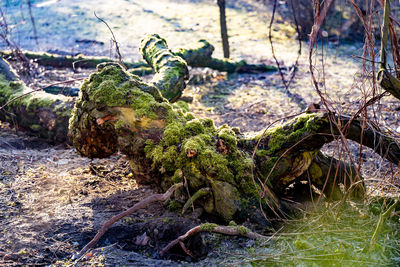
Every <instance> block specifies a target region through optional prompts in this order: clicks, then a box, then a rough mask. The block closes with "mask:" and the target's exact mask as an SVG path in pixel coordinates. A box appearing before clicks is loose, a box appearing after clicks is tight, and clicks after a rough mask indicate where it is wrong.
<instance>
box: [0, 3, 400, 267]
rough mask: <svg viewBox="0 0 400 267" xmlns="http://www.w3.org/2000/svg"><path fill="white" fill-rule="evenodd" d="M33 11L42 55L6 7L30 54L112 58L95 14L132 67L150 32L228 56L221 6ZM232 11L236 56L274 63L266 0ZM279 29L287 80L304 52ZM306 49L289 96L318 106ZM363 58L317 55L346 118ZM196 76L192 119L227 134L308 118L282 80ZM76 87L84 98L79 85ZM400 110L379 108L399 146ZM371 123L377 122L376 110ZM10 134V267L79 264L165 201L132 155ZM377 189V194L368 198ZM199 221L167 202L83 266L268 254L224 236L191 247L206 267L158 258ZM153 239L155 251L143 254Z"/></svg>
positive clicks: (330, 49)
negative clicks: (140, 206)
mask: <svg viewBox="0 0 400 267" xmlns="http://www.w3.org/2000/svg"><path fill="white" fill-rule="evenodd" d="M31 2H32V3H33V6H32V13H33V17H34V18H35V23H36V27H37V33H38V45H37V44H36V42H35V40H34V38H33V37H34V36H33V32H32V26H31V24H30V21H29V14H28V13H27V12H28V9H27V7H26V6H25V5H23V6H22V8H21V7H20V5H19V3H17V2H13V1H7V3H6V4H1V5H2V9H3V12H5V14H6V17H7V19H8V23H9V25H17V26H16V27H15V28H13V30H12V38H13V40H14V41H15V43H16V44H17V45H19V46H20V47H21V48H23V49H27V50H35V51H53V52H54V51H56V52H58V53H61V52H63V53H72V54H76V53H83V54H85V55H103V56H111V57H114V56H115V55H114V52H113V51H114V50H113V48H112V47H111V45H110V32H109V31H108V29H107V27H106V26H105V25H104V24H102V23H101V22H99V21H98V20H97V19H96V17H95V16H94V15H93V12H96V14H97V15H98V16H99V17H101V18H103V19H105V20H106V21H107V22H108V23H109V25H110V26H111V28H112V29H113V31H114V33H115V35H116V37H117V40H118V42H119V43H120V46H121V51H122V55H123V56H124V59H125V60H127V61H131V60H138V59H140V57H139V54H138V45H139V42H140V39H141V38H142V36H144V34H145V33H159V34H161V35H162V37H164V38H165V39H166V40H167V41H168V44H169V46H170V47H171V48H178V47H185V46H186V45H187V44H188V43H189V42H195V41H196V40H198V39H207V40H209V41H210V42H211V43H212V44H214V46H215V47H216V51H215V56H217V57H220V56H221V54H222V50H221V48H220V36H219V25H218V9H217V8H216V6H215V3H214V1H212V0H168V1H167V0H147V1H140V0H117V1H113V4H112V5H110V4H109V1H98V0H97V1H94V0H87V1H75V0H71V1H31ZM229 2H230V3H229V4H228V9H227V16H228V27H229V35H230V44H231V49H232V51H231V52H232V57H233V58H234V59H245V60H247V61H248V62H250V63H268V64H273V61H272V55H271V48H270V46H269V44H268V42H267V21H268V19H269V18H270V15H271V7H268V6H267V7H264V6H262V5H261V4H260V3H259V2H260V1H250V0H249V1H244V0H241V1H229ZM282 8H284V7H282ZM277 25H278V26H276V27H275V28H274V33H273V36H274V40H276V42H275V51H276V54H277V56H278V58H279V60H280V61H281V63H282V66H283V67H284V68H283V72H284V74H285V75H287V77H288V76H289V75H290V66H292V65H293V64H294V62H295V59H296V56H297V49H298V46H297V42H296V40H295V35H294V31H293V29H291V28H290V27H288V25H287V24H286V23H285V22H284V21H282V20H279V19H278V23H277ZM306 47H307V44H306V43H303V54H302V56H301V58H300V61H299V62H300V63H299V66H298V69H297V74H296V77H295V79H294V81H293V83H292V85H291V87H290V93H297V94H299V95H301V96H302V97H303V98H304V100H305V102H307V103H313V102H318V101H319V98H318V96H317V94H316V93H315V91H314V89H313V88H312V86H311V81H310V75H309V69H308V68H309V67H308V64H307V61H308V60H307V51H306V50H307V48H306ZM361 54H362V44H359V43H355V44H344V45H340V46H336V45H334V44H330V43H327V44H326V45H325V47H324V50H323V52H321V50H319V51H318V52H317V54H316V56H315V65H316V67H317V68H318V71H317V78H318V80H320V81H321V84H323V83H322V82H323V81H325V83H324V86H323V90H325V92H326V94H327V95H328V96H329V97H330V100H331V101H332V103H333V105H334V106H335V108H336V110H337V111H338V112H342V113H349V112H351V111H354V110H357V108H358V107H360V106H361V105H362V102H361V100H360V99H361V96H362V91H361V89H360V88H361V86H362V84H361V78H362V77H363V75H362V74H360V73H362V70H361V62H360V59H358V58H356V57H352V56H353V55H361ZM322 63H324V69H322V68H321V65H322ZM322 70H323V71H322ZM190 72H191V77H190V80H189V84H188V87H187V89H186V90H185V93H184V96H186V97H191V98H192V99H193V101H191V103H190V108H191V110H192V111H193V112H194V113H195V114H196V115H198V116H203V117H209V118H212V119H213V120H214V121H215V122H216V124H217V125H221V124H224V123H227V124H229V125H230V126H238V127H240V128H241V130H242V131H245V132H252V131H260V130H263V129H264V128H265V127H267V126H268V125H270V124H271V123H272V122H274V121H276V120H278V119H280V118H285V117H287V116H289V115H293V114H296V113H299V112H301V111H302V109H301V107H300V106H299V103H298V102H296V101H294V100H293V99H292V98H291V97H290V93H288V92H287V91H286V89H285V88H284V87H283V86H282V83H281V78H280V75H279V74H278V73H277V72H274V73H262V74H252V75H250V74H240V75H238V74H232V75H227V74H226V73H220V72H217V71H213V70H210V69H191V70H190ZM89 73H90V71H88V70H81V69H78V70H75V71H73V70H70V69H63V70H57V69H52V68H47V69H44V68H39V69H38V71H37V76H36V77H35V79H34V80H32V81H31V84H30V86H31V87H32V88H38V87H40V86H43V85H46V84H49V83H51V82H54V81H60V80H67V79H71V78H81V77H87V76H88V74H89ZM147 79H148V77H147ZM72 86H76V87H78V86H79V83H76V84H74V85H72ZM367 93H371V92H369V91H368V92H367ZM398 106H399V104H398V102H396V100H395V99H394V98H393V97H391V96H388V97H385V98H383V100H382V101H381V102H380V103H379V104H378V105H376V108H375V109H376V110H375V112H376V114H378V115H377V121H378V122H379V123H380V125H381V127H382V128H383V129H385V130H390V131H391V133H392V134H394V135H399V134H400V128H397V126H398V125H400V124H399V115H398V114H396V113H393V110H394V109H397V108H398ZM378 111H379V113H378ZM370 112H371V114H373V113H374V110H372V109H371V110H370ZM0 126H1V127H0V158H1V161H0V231H1V234H0V265H4V266H19V265H50V264H54V265H70V264H75V263H76V262H74V261H73V260H70V258H71V256H72V255H73V254H74V253H76V252H77V251H79V249H81V248H82V247H83V246H84V245H85V244H86V243H87V242H88V241H89V240H90V239H91V238H92V237H93V236H94V235H95V233H96V231H97V229H99V228H100V226H101V225H102V223H103V222H104V221H105V219H107V218H110V217H111V216H113V215H115V214H117V213H119V212H121V211H123V210H125V209H126V208H128V207H131V206H133V205H134V204H135V203H137V202H138V201H140V200H142V199H144V198H145V197H147V196H149V195H150V194H153V193H155V192H154V190H153V189H151V188H149V187H146V186H138V185H137V184H136V183H135V180H134V174H132V173H131V171H130V169H129V167H128V164H127V162H126V160H125V159H124V157H123V156H122V155H119V154H118V155H114V156H112V157H110V158H107V159H101V160H99V159H95V160H90V159H87V158H84V157H81V156H79V155H78V154H77V153H76V151H75V150H74V148H72V147H70V146H69V145H68V144H57V145H51V144H48V143H46V142H44V141H43V140H39V139H37V138H35V137H30V136H28V135H26V134H25V133H22V132H18V131H16V130H15V129H11V128H10V127H9V125H7V124H6V123H1V124H0ZM335 145H336V144H332V145H329V146H326V147H325V148H324V150H325V151H326V152H328V153H331V154H332V155H334V156H335V154H334V153H335V151H336V150H335V148H336V146H335ZM350 148H351V151H352V152H353V153H352V156H353V157H354V159H355V161H356V162H358V159H359V158H362V162H363V168H362V174H363V176H364V178H365V179H366V180H368V179H371V180H373V179H375V180H376V179H389V178H390V179H391V181H392V184H393V183H394V184H396V183H397V181H396V179H397V177H395V176H393V175H392V176H391V177H389V178H387V177H388V175H387V173H386V171H387V170H388V169H390V164H389V163H388V162H387V161H384V160H382V159H380V158H379V157H377V156H376V155H374V153H372V152H371V151H369V150H365V151H363V152H362V155H361V157H360V154H359V148H358V146H357V145H355V144H352V143H351V144H350ZM336 156H337V154H336ZM375 180H374V181H375ZM373 183H374V182H373V181H371V182H370V184H373ZM373 188H375V187H370V191H372V190H373ZM391 189H393V188H391ZM393 190H394V189H393ZM394 193H397V192H395V191H394ZM200 215H201V214H200V212H199V211H195V212H193V213H191V214H189V215H186V216H176V214H175V213H173V212H171V211H168V209H166V208H165V205H164V203H159V204H155V205H151V206H150V207H149V208H148V209H146V210H140V211H139V212H137V213H135V214H133V215H132V216H129V217H128V218H125V219H123V220H122V221H120V222H118V223H116V224H115V225H114V226H113V227H112V229H110V231H109V232H108V233H107V234H106V235H105V237H103V238H102V239H101V241H100V243H99V244H98V247H99V248H97V249H96V250H94V251H93V254H91V255H89V256H87V257H85V258H83V259H81V261H79V262H78V263H76V264H77V265H78V266H91V265H96V266H97V265H99V266H101V265H106V266H123V265H126V266H154V265H159V266H175V265H176V266H178V265H180V266H186V265H193V266H194V265H195V266H201V265H203V266H213V265H226V266H227V265H246V264H247V265H249V263H248V262H247V261H246V255H253V254H254V249H256V248H259V247H260V244H258V243H256V242H254V241H252V240H246V239H243V238H238V237H233V238H222V237H221V236H219V235H206V236H203V237H201V239H200V240H194V241H193V242H192V243H193V244H192V246H193V247H192V249H193V251H194V250H195V251H197V252H198V256H199V259H200V261H199V262H197V263H191V259H190V257H185V256H183V254H182V253H179V251H172V253H170V254H169V255H167V257H166V258H162V259H161V258H160V256H159V254H158V251H159V250H160V248H162V247H163V246H165V245H166V244H167V243H168V241H170V240H171V239H172V238H173V237H172V236H174V237H176V236H177V235H179V234H182V233H184V232H185V231H187V230H188V229H189V228H190V227H193V226H195V225H197V224H199V223H200V222H202V221H203V218H202V217H201V216H200ZM250 227H256V226H254V225H250ZM146 237H149V238H150V241H149V242H146V243H145V244H144V245H142V244H140V243H141V242H140V240H143V238H146ZM195 241H197V242H195ZM206 255H207V258H206ZM238 255H240V256H241V257H238Z"/></svg>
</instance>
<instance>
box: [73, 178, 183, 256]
mask: <svg viewBox="0 0 400 267" xmlns="http://www.w3.org/2000/svg"><path fill="white" fill-rule="evenodd" d="M182 185H183V184H182V183H178V184H175V185H173V186H171V187H170V188H169V189H168V190H167V191H166V192H165V193H164V194H154V195H151V196H149V197H147V198H145V199H143V200H142V201H140V202H139V203H136V204H135V205H134V206H133V207H131V208H129V209H127V210H126V211H124V212H121V213H119V214H117V215H115V216H113V217H111V218H110V219H109V220H108V221H106V222H105V223H104V224H103V226H102V227H101V228H100V230H99V231H98V232H97V234H96V235H95V237H93V239H92V240H91V241H90V242H89V243H87V244H86V246H84V247H83V248H82V249H81V251H79V253H78V254H76V255H74V256H73V258H74V259H79V258H80V257H82V256H83V255H85V253H86V252H87V251H88V250H89V249H91V248H93V246H94V245H96V243H97V242H98V241H99V240H100V238H101V237H102V236H103V235H104V234H105V233H106V231H107V230H108V229H109V228H110V227H111V226H112V225H113V224H114V223H115V222H117V221H118V220H120V219H122V218H124V217H126V216H128V215H131V214H132V213H134V212H135V211H137V210H139V209H143V208H145V207H147V206H148V205H149V204H151V203H153V202H158V201H165V200H167V199H169V198H170V197H171V195H172V194H173V193H174V191H175V190H176V189H177V188H179V187H181V186H182Z"/></svg>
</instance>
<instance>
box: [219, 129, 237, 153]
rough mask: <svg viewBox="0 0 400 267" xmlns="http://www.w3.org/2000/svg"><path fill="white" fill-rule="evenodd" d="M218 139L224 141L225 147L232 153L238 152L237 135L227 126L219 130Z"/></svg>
mask: <svg viewBox="0 0 400 267" xmlns="http://www.w3.org/2000/svg"><path fill="white" fill-rule="evenodd" d="M218 138H220V139H222V140H224V142H225V145H227V146H228V147H229V148H230V150H231V151H232V150H236V148H237V138H236V134H235V132H234V131H233V130H232V129H231V128H229V127H228V126H227V125H223V126H221V127H220V128H219V129H218Z"/></svg>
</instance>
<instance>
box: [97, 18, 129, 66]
mask: <svg viewBox="0 0 400 267" xmlns="http://www.w3.org/2000/svg"><path fill="white" fill-rule="evenodd" d="M93 13H94V16H95V17H96V18H97V19H98V20H100V21H101V22H103V23H104V24H105V25H106V26H107V28H108V30H109V31H110V32H111V35H112V41H113V42H114V44H115V52H116V53H117V56H118V63H119V64H120V65H121V66H122V67H123V68H124V69H125V70H126V66H125V64H124V62H123V61H122V56H121V52H120V50H119V45H118V42H117V39H116V38H115V35H114V32H113V31H112V30H111V27H110V26H109V25H108V23H107V22H106V21H105V20H104V19H102V18H100V17H98V16H97V15H96V12H93Z"/></svg>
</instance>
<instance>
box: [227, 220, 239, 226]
mask: <svg viewBox="0 0 400 267" xmlns="http://www.w3.org/2000/svg"><path fill="white" fill-rule="evenodd" d="M228 225H229V226H237V223H236V222H235V221H230V222H229V224H228Z"/></svg>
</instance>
